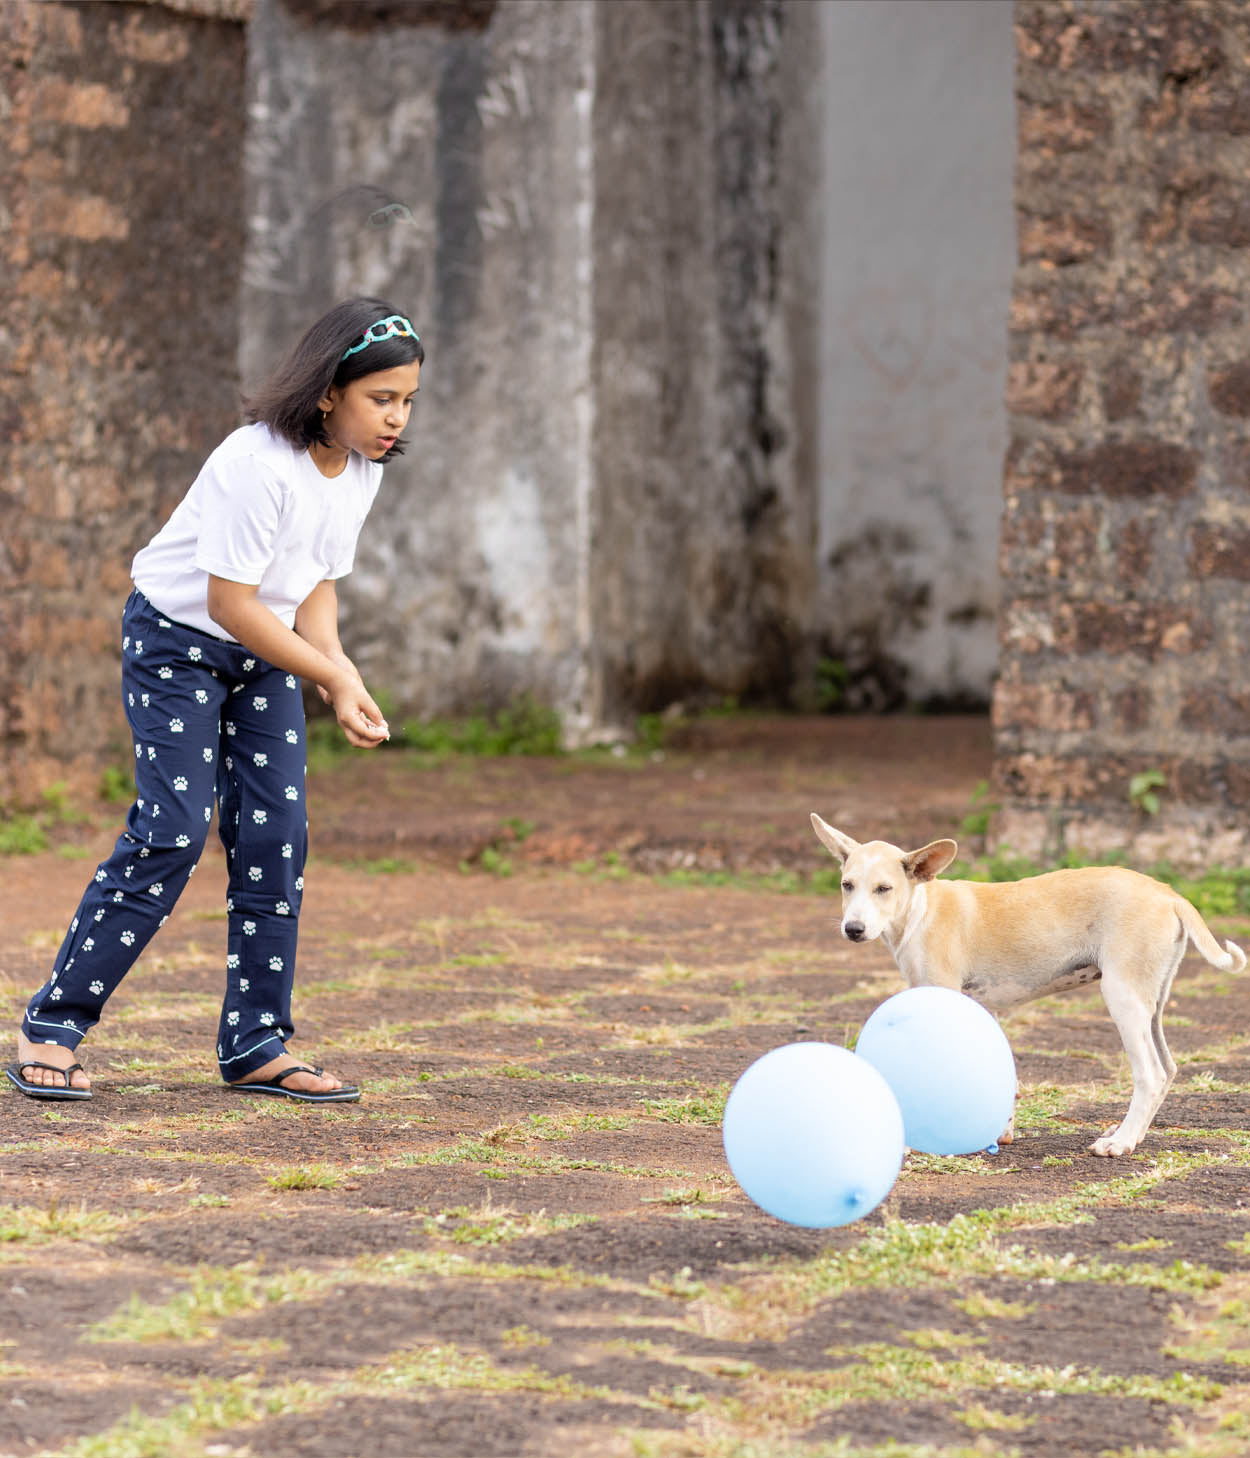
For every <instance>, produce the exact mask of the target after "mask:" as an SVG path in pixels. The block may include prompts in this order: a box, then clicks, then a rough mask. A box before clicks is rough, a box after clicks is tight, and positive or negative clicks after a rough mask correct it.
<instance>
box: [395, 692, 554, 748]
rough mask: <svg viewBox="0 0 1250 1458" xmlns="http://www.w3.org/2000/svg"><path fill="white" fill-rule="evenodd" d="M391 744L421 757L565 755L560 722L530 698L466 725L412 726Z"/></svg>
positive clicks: (402, 728) (449, 722) (401, 729)
mask: <svg viewBox="0 0 1250 1458" xmlns="http://www.w3.org/2000/svg"><path fill="white" fill-rule="evenodd" d="M390 742H391V744H392V745H394V746H396V747H398V748H406V749H411V750H415V751H416V752H417V753H418V754H424V755H435V756H440V757H443V756H448V755H479V756H489V757H499V756H507V755H527V756H532V755H561V754H563V753H564V734H563V729H562V727H561V724H560V716H559V715H558V714H557V713H556V711H555V710H554V709H552V708H550V707H549V706H548V705H546V704H542V703H539V701H538V700H537V699H535V698H534V697H533V696H532V695H530V694H524V695H522V696H521V697H520V698H519V699H518V700H517V701H516V702H515V703H514V704H512V705H510V706H508V707H506V708H503V709H499V710H497V711H496V712H495V713H494V714H475V715H472V716H470V717H468V718H464V719H432V720H429V721H427V722H425V723H420V722H411V721H410V722H406V723H404V724H402V725H401V726H400V727H399V729H398V731H396V730H394V729H392V731H391V741H390Z"/></svg>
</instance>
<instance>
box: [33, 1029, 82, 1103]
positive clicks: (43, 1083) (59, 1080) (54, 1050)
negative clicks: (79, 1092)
mask: <svg viewBox="0 0 1250 1458" xmlns="http://www.w3.org/2000/svg"><path fill="white" fill-rule="evenodd" d="M17 1062H18V1068H19V1071H20V1072H21V1075H22V1077H23V1078H24V1079H25V1080H26V1082H27V1083H33V1084H38V1085H39V1086H40V1087H41V1088H66V1087H69V1088H80V1089H89V1088H90V1087H91V1080H90V1079H89V1078H88V1077H87V1075H86V1074H85V1073H84V1072H83V1071H82V1069H81V1068H76V1069H75V1070H74V1071H73V1073H71V1074H70V1076H69V1082H68V1084H67V1083H66V1079H65V1075H64V1074H63V1073H54V1072H53V1071H52V1069H50V1068H32V1067H31V1066H30V1065H31V1064H32V1063H51V1064H52V1065H53V1067H54V1068H68V1067H69V1066H70V1064H71V1063H77V1062H78V1054H77V1053H76V1052H75V1051H74V1050H73V1049H72V1048H62V1047H61V1045H60V1044H59V1043H32V1042H31V1041H30V1039H29V1038H28V1037H27V1036H26V1035H25V1033H18V1035H17Z"/></svg>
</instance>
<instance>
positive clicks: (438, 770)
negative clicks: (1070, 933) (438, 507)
mask: <svg viewBox="0 0 1250 1458" xmlns="http://www.w3.org/2000/svg"><path fill="white" fill-rule="evenodd" d="M988 772H989V740H988V732H987V727H986V725H985V723H984V721H982V720H979V719H972V718H951V719H930V718H911V719H908V718H899V719H886V720H856V719H823V720H807V721H804V720H785V721H776V720H774V721H769V720H757V721H752V720H741V719H735V720H723V721H710V722H708V723H704V724H701V725H699V726H697V727H696V728H694V729H691V730H688V731H686V732H685V733H684V735H683V736H682V737H681V738H680V739H679V740H677V741H676V743H674V744H673V745H671V746H670V747H669V748H668V749H667V750H666V751H665V753H664V755H663V756H662V757H660V758H656V759H645V758H644V759H641V760H639V759H638V758H636V757H628V756H627V757H624V758H621V759H614V758H612V757H610V756H605V757H602V758H601V759H598V760H593V759H587V758H582V757H570V758H568V759H553V760H525V759H509V760H485V759H479V760H469V759H456V760H448V761H445V762H442V763H438V764H436V763H432V762H429V761H420V760H417V759H415V758H414V757H413V756H411V755H410V754H407V753H404V752H401V751H397V750H396V751H387V752H383V753H380V754H376V755H372V756H364V755H360V756H350V757H344V758H343V759H341V760H337V761H335V762H334V763H332V764H330V765H328V766H327V767H325V768H322V769H319V770H318V771H317V772H316V773H315V774H314V775H313V776H312V777H311V778H310V791H309V804H310V819H311V821H312V832H313V846H314V855H313V859H312V860H311V862H310V865H309V870H308V877H307V892H306V898H305V904H304V912H303V925H302V933H301V952H300V971H299V975H298V978H297V986H296V1020H297V1024H298V1034H297V1041H298V1046H299V1050H301V1051H304V1052H305V1053H306V1054H307V1055H308V1056H315V1058H316V1059H317V1060H318V1061H321V1062H324V1063H325V1064H326V1065H327V1066H328V1067H331V1068H333V1069H334V1070H335V1071H336V1072H338V1073H340V1074H341V1075H343V1076H344V1077H347V1078H350V1079H351V1080H353V1081H355V1082H358V1083H360V1084H361V1085H362V1086H363V1088H364V1090H365V1097H364V1099H363V1100H362V1102H361V1103H359V1104H358V1105H352V1106H346V1107H341V1108H338V1109H315V1108H304V1107H300V1106H295V1105H291V1104H287V1103H285V1102H281V1101H277V1100H267V1099H261V1098H257V1097H255V1096H251V1097H248V1096H243V1095H240V1094H238V1093H235V1092H233V1091H230V1090H226V1089H224V1088H222V1087H221V1086H220V1084H219V1083H218V1082H217V1080H216V1074H215V1069H214V1066H213V1063H212V1059H211V1052H212V1040H213V1036H214V1031H215V1026H216V1016H217V1013H216V1009H217V1004H218V1001H219V997H220V990H219V989H220V967H221V964H222V959H223V956H224V943H225V918H224V911H223V909H222V888H223V883H224V870H223V862H222V858H221V855H220V852H219V851H218V850H217V849H216V847H215V845H214V846H210V849H209V850H208V851H207V852H206V854H205V857H204V860H203V862H202V864H201V866H200V867H199V869H198V872H197V874H196V876H195V877H194V879H193V881H192V883H191V886H190V887H189V889H188V891H187V892H186V894H185V896H184V898H183V901H182V903H181V904H180V906H179V908H178V911H177V913H176V914H175V916H174V917H173V919H172V920H171V921H170V923H169V925H168V926H167V927H166V928H165V929H164V930H163V931H162V932H161V933H160V935H159V936H158V938H157V940H156V941H155V942H154V943H153V944H152V946H151V947H150V948H149V949H148V951H147V952H146V953H145V955H144V957H143V959H142V961H141V962H140V964H139V966H138V967H137V968H136V969H135V971H134V972H133V973H132V974H131V976H130V978H128V980H127V982H126V983H125V984H124V985H123V987H122V989H121V990H120V991H119V992H118V994H117V995H116V996H115V998H114V999H113V1001H112V1003H111V1004H110V1006H109V1009H108V1015H107V1017H106V1019H105V1021H104V1022H103V1023H101V1025H100V1026H99V1028H97V1029H96V1030H95V1031H94V1032H93V1034H92V1035H91V1037H90V1038H89V1039H88V1040H87V1041H86V1042H85V1043H84V1045H83V1048H82V1054H83V1060H84V1062H85V1063H86V1064H87V1065H88V1067H89V1069H90V1071H91V1073H92V1076H93V1078H94V1081H95V1097H94V1098H93V1100H92V1101H91V1102H90V1103H88V1104H83V1105H68V1104H38V1103H35V1102H32V1101H30V1100H27V1099H24V1098H22V1097H21V1096H20V1095H18V1094H17V1093H16V1092H15V1091H13V1090H8V1091H7V1092H4V1093H0V1309H3V1311H4V1313H5V1321H4V1324H3V1327H0V1455H3V1458H31V1455H35V1454H39V1455H52V1454H56V1455H66V1458H68V1455H79V1458H133V1455H138V1458H144V1455H153V1458H157V1455H160V1458H187V1455H196V1458H200V1455H203V1458H209V1455H213V1458H217V1455H235V1458H248V1455H252V1458H260V1455H268V1454H277V1453H281V1454H284V1455H316V1458H322V1455H331V1454H334V1455H340V1454H341V1455H348V1458H351V1455H360V1458H366V1455H379V1458H391V1455H394V1458H413V1455H426V1454H429V1455H434V1454H437V1455H439V1458H462V1455H463V1458H490V1455H501V1458H502V1455H530V1454H536V1455H554V1454H565V1453H569V1452H573V1451H578V1452H580V1453H581V1454H583V1455H585V1458H600V1455H602V1458H678V1455H685V1458H797V1455H803V1458H826V1455H829V1458H832V1455H834V1454H837V1455H855V1454H862V1455H881V1458H885V1455H887V1454H888V1455H891V1458H909V1455H910V1458H921V1455H933V1454H944V1455H952V1458H953V1455H957V1454H972V1453H975V1454H1004V1455H1006V1454H1017V1453H1018V1454H1020V1455H1026V1458H1059V1455H1070V1454H1078V1455H1085V1454H1089V1455H1095V1454H1101V1453H1115V1454H1127V1453H1131V1454H1139V1453H1141V1454H1145V1453H1149V1454H1163V1453H1168V1454H1173V1453H1174V1454H1177V1455H1179V1454H1182V1453H1183V1454H1188V1455H1200V1458H1202V1455H1207V1458H1222V1455H1233V1454H1242V1453H1245V1452H1247V1451H1250V1235H1248V1230H1250V1224H1248V1221H1250V1170H1248V1166H1250V1115H1248V1101H1247V1087H1246V1086H1247V1083H1248V1082H1250V979H1246V978H1244V977H1243V978H1241V979H1236V978H1232V977H1227V976H1224V975H1223V974H1218V973H1216V972H1215V971H1214V970H1213V969H1211V968H1209V967H1207V966H1206V965H1205V964H1204V963H1201V962H1199V961H1197V960H1196V959H1194V958H1192V957H1191V958H1190V959H1189V960H1188V961H1187V962H1186V964H1185V967H1184V969H1183V970H1182V973H1181V976H1180V978H1178V982H1177V986H1176V990H1175V994H1174V998H1173V1004H1172V1008H1171V1011H1170V1016H1169V1019H1168V1032H1169V1040H1170V1043H1171V1046H1172V1048H1173V1051H1174V1053H1175V1054H1176V1056H1177V1060H1178V1062H1179V1064H1180V1071H1179V1074H1178V1077H1177V1082H1176V1086H1175V1087H1174V1089H1173V1091H1172V1093H1171V1094H1170V1095H1169V1097H1168V1099H1167V1102H1166V1103H1165V1105H1164V1108H1163V1111H1162V1114H1161V1116H1160V1118H1159V1119H1158V1121H1157V1122H1156V1125H1155V1127H1154V1128H1153V1129H1152V1131H1151V1132H1150V1134H1149V1135H1148V1136H1147V1139H1146V1140H1145V1142H1144V1144H1143V1146H1142V1148H1141V1149H1140V1150H1139V1151H1138V1152H1137V1153H1136V1154H1134V1155H1133V1156H1131V1157H1129V1158H1126V1159H1123V1160H1119V1161H1106V1160H1096V1159H1094V1158H1092V1157H1091V1156H1089V1155H1088V1154H1087V1153H1086V1146H1087V1145H1088V1143H1089V1142H1090V1140H1091V1139H1092V1138H1093V1137H1094V1136H1095V1135H1096V1134H1097V1133H1098V1132H1100V1130H1101V1129H1102V1128H1103V1127H1105V1126H1106V1125H1107V1124H1110V1123H1113V1122H1115V1120H1116V1119H1117V1118H1118V1117H1119V1115H1120V1113H1122V1111H1123V1108H1124V1106H1125V1104H1126V1102H1127V1097H1128V1084H1127V1077H1126V1068H1125V1064H1124V1059H1123V1056H1122V1054H1121V1051H1120V1049H1119V1045H1118V1040H1117V1037H1116V1034H1115V1032H1114V1029H1113V1028H1112V1026H1111V1024H1110V1021H1109V1019H1108V1018H1107V1016H1106V1013H1105V1011H1104V1010H1103V1008H1102V1005H1101V999H1100V997H1099V995H1098V993H1097V992H1096V991H1094V992H1092V993H1090V994H1088V995H1086V994H1082V995H1081V996H1079V997H1077V996H1070V997H1068V998H1066V999H1063V1000H1058V999H1055V1000H1052V1001H1050V1002H1047V1003H1044V1004H1036V1005H1034V1006H1033V1007H1032V1008H1029V1009H1027V1010H1024V1011H1022V1012H1021V1013H1019V1014H1017V1015H1015V1016H1014V1017H1013V1018H1012V1019H1011V1020H1010V1021H1009V1022H1008V1024H1007V1031H1008V1035H1009V1037H1010V1039H1011V1042H1012V1046H1013V1049H1014V1052H1015V1055H1016V1060H1017V1067H1018V1072H1019V1077H1020V1083H1021V1099H1020V1105H1019V1108H1020V1114H1019V1126H1020V1127H1019V1137H1018V1139H1017V1141H1016V1142H1015V1143H1014V1144H1012V1145H1010V1146H1006V1147H1004V1148H1003V1149H1002V1150H1001V1151H1000V1152H999V1153H998V1154H996V1155H988V1154H987V1155H978V1156H973V1157H969V1158H963V1159H943V1158H937V1157H932V1156H923V1155H909V1156H908V1159H907V1161H906V1163H905V1166H904V1170H903V1173H902V1175H901V1176H900V1178H899V1180H898V1183H897V1184H896V1185H895V1187H894V1190H893V1191H892V1192H891V1194H890V1196H889V1198H888V1200H887V1201H886V1202H885V1204H884V1205H883V1206H882V1207H880V1208H879V1209H878V1210H876V1211H875V1212H873V1213H872V1214H871V1215H869V1216H868V1217H866V1218H865V1219H864V1220H862V1221H859V1222H858V1223H856V1224H854V1225H850V1226H847V1227H843V1228H841V1229H837V1230H828V1231H819V1230H806V1229H800V1228H797V1227H793V1226H788V1225H785V1224H783V1223H781V1222H780V1221H777V1220H775V1219H773V1218H771V1217H770V1216H767V1215H765V1214H764V1213H762V1212H761V1211H760V1210H758V1209H757V1208H756V1207H755V1206H753V1205H752V1204H751V1202H750V1201H749V1200H748V1199H747V1198H746V1196H745V1195H744V1194H743V1193H742V1191H741V1190H740V1189H739V1188H738V1187H737V1185H736V1184H735V1182H734V1180H733V1178H732V1176H731V1175H730V1173H729V1171H728V1168H727V1166H726V1163H725V1159H724V1154H723V1150H722V1146H721V1139H720V1113H721V1109H722V1106H723V1100H724V1097H725V1095H726V1093H727V1091H728V1090H729V1088H730V1087H731V1086H732V1084H733V1082H734V1081H735V1080H736V1079H737V1078H738V1077H739V1075H740V1074H741V1073H742V1072H743V1071H744V1070H745V1068H746V1067H747V1066H748V1065H749V1064H750V1063H751V1061H752V1060H753V1059H755V1058H756V1057H758V1056H759V1055H760V1054H762V1053H764V1052H766V1051H768V1050H769V1049H771V1048H775V1047H777V1046H779V1045H781V1044H785V1043H790V1042H795V1041H798V1040H802V1039H821V1040H826V1041H830V1042H834V1043H838V1044H842V1043H845V1042H846V1041H847V1040H848V1039H850V1038H853V1037H854V1035H855V1034H856V1032H857V1031H858V1029H859V1027H860V1026H861V1025H862V1023H863V1021H864V1019H865V1018H866V1017H867V1016H868V1014H869V1013H870V1012H871V1011H872V1010H873V1008H874V1007H876V1006H877V1005H878V1004H879V1003H880V1002H881V1001H882V1000H883V999H884V998H885V997H887V996H889V995H890V993H892V992H894V991H896V990H897V988H898V985H899V984H898V981H897V978H896V974H895V973H894V972H893V969H892V966H891V965H890V963H889V962H888V958H887V956H886V954H885V953H884V952H883V951H882V950H881V949H880V948H877V947H870V948H857V947H852V946H851V945H850V944H849V943H846V942H844V941H842V940H841V939H840V938H839V937H837V935H836V930H837V911H836V900H835V899H833V898H831V897H830V896H829V895H828V894H818V893H817V892H814V891H812V890H811V889H804V886H803V881H804V878H805V877H806V876H807V875H808V874H809V873H811V872H814V871H819V870H824V869H826V868H828V867H829V866H831V865H832V862H830V861H829V860H828V858H827V857H826V856H825V853H824V852H823V851H822V850H821V848H820V847H819V845H818V844H817V843H816V842H815V839H814V837H813V836H812V835H811V832H810V829H809V827H808V820H807V816H808V812H809V811H811V810H813V809H814V810H818V811H819V812H820V813H821V814H822V815H824V816H825V818H826V819H828V820H831V821H832V822H833V823H835V824H837V825H839V826H840V827H842V828H843V829H845V830H847V831H849V832H850V833H851V834H855V835H859V836H861V837H865V838H866V837H869V836H883V837H886V838H889V839H893V840H897V841H899V842H901V843H904V844H906V843H912V844H921V843H923V842H924V841H926V840H928V839H930V838H932V837H933V836H935V835H939V834H956V835H958V834H959V833H960V832H959V827H960V825H961V822H962V821H963V820H964V817H965V816H967V815H968V813H969V811H970V809H971V808H973V805H974V801H976V800H977V787H978V785H979V784H980V783H981V782H982V781H984V780H985V779H987V777H988ZM119 820H120V816H118V815H117V814H116V811H112V812H106V811H104V810H101V811H100V813H99V816H98V818H97V819H96V820H95V821H94V822H93V823H90V824H87V825H84V826H80V827H66V828H65V829H64V831H63V832H61V833H60V835H59V837H58V840H59V843H58V845H57V846H56V848H55V849H53V850H50V851H48V852H46V853H43V854H41V855H38V856H30V857H19V858H10V859H7V860H4V861H0V877H2V878H3V895H2V901H0V1004H2V1006H0V1014H3V1015H5V1016H7V1017H8V1019H9V1022H10V1024H11V1025H12V1024H15V1023H16V1020H17V1017H18V1013H19V1009H20V1007H21V1005H22V1003H23V1002H24V1000H25V997H26V996H28V995H29V993H30V992H31V991H32V990H33V989H34V987H35V986H36V985H37V984H38V983H39V981H41V980H42V978H43V976H44V975H45V971H46V968H47V965H48V963H49V960H50V958H51V956H52V955H53V954H54V952H55V948H56V945H57V944H58V942H59V940H60V937H61V935H62V933H63V929H64V925H65V923H66V921H67V920H68V918H69V916H70V915H71V914H72V911H73V908H74V905H75V903H76V901H77V897H78V894H79V892H80V890H81V888H82V885H83V884H84V883H85V881H86V879H87V877H88V876H89V874H90V872H91V869H92V868H93V866H94V864H95V861H96V860H97V859H98V858H99V857H101V856H102V855H103V854H105V853H106V852H107V849H108V847H109V845H110V844H111V840H112V837H113V834H114V833H115V831H116V828H117V826H116V823H115V822H116V821H119ZM972 848H973V849H975V845H974V846H973V847H972ZM787 888H789V889H787ZM1217 929H1218V930H1220V931H1222V932H1223V933H1224V934H1226V935H1240V936H1244V935H1245V933H1246V930H1247V929H1246V928H1244V927H1238V926H1236V925H1234V924H1231V923H1230V924H1228V925H1224V926H1221V927H1218V928H1217ZM9 1056H11V1045H10V1051H9V1052H8V1053H6V1056H5V1061H7V1059H8V1057H9Z"/></svg>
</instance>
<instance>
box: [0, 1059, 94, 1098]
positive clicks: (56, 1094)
mask: <svg viewBox="0 0 1250 1458" xmlns="http://www.w3.org/2000/svg"><path fill="white" fill-rule="evenodd" d="M23 1068H46V1069H47V1070H48V1071H49V1072H50V1073H63V1074H64V1075H65V1083H64V1086H63V1087H57V1086H56V1085H55V1084H45V1083H28V1082H27V1081H26V1079H24V1078H23V1077H22V1069H23ZM82 1071H83V1066H82V1064H81V1063H71V1064H70V1066H69V1067H68V1068H58V1067H57V1066H56V1064H55V1063H40V1062H39V1060H38V1059H37V1058H27V1059H26V1060H25V1062H23V1063H10V1064H9V1066H8V1067H7V1068H6V1069H5V1070H4V1076H5V1077H6V1078H7V1079H8V1080H9V1082H10V1083H11V1084H12V1085H13V1087H14V1088H15V1089H17V1091H18V1093H24V1094H25V1095H26V1097H27V1098H28V1099H78V1100H82V1099H89V1098H90V1097H91V1090H90V1089H89V1088H70V1086H69V1077H70V1074H71V1073H81V1072H82Z"/></svg>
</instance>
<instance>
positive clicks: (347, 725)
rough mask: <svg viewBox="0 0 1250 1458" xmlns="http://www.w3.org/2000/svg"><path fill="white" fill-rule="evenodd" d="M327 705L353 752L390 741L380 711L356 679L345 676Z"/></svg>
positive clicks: (389, 732)
mask: <svg viewBox="0 0 1250 1458" xmlns="http://www.w3.org/2000/svg"><path fill="white" fill-rule="evenodd" d="M329 702H330V706H331V708H332V709H333V710H334V716H335V718H336V719H337V720H338V721H339V728H340V729H342V731H343V733H344V734H345V735H346V736H347V742H348V743H349V744H354V745H355V746H356V748H357V749H376V748H377V747H378V745H379V744H381V743H382V741H383V740H384V739H389V738H390V737H391V731H390V730H389V729H388V728H387V725H386V720H385V718H384V717H383V715H382V710H381V709H379V708H378V706H377V705H376V704H375V703H374V702H373V700H372V699H371V698H370V697H369V692H368V690H367V689H366V688H365V686H364V684H363V683H361V681H360V679H359V678H356V677H354V676H352V675H347V676H345V677H344V678H343V679H342V680H341V682H340V683H338V684H336V685H335V686H334V687H333V688H332V689H331V690H330V698H329Z"/></svg>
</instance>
